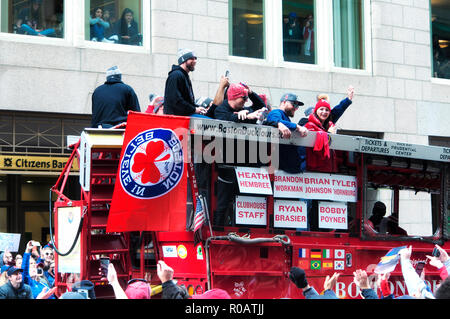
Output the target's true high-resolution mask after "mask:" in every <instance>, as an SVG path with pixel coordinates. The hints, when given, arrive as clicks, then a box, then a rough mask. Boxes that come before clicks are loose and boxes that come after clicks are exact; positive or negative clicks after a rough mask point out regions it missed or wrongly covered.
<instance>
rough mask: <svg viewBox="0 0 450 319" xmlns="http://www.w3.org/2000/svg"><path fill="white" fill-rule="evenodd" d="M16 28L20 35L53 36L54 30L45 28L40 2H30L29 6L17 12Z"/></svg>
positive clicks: (33, 0) (36, 0) (39, 0)
mask: <svg viewBox="0 0 450 319" xmlns="http://www.w3.org/2000/svg"><path fill="white" fill-rule="evenodd" d="M16 26H17V30H18V33H20V34H28V35H37V36H44V37H45V36H55V30H54V29H52V28H46V22H45V16H44V9H43V7H42V0H31V1H30V2H29V6H27V7H25V8H23V9H22V10H21V11H20V12H19V15H18V19H17V21H16Z"/></svg>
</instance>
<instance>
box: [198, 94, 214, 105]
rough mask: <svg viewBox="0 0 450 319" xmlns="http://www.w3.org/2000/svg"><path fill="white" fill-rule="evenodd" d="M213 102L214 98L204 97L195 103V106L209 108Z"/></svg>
mask: <svg viewBox="0 0 450 319" xmlns="http://www.w3.org/2000/svg"><path fill="white" fill-rule="evenodd" d="M212 101H213V99H212V98H210V97H204V96H202V97H199V98H198V99H197V100H196V101H195V104H197V105H200V106H202V107H209V104H211V102H212Z"/></svg>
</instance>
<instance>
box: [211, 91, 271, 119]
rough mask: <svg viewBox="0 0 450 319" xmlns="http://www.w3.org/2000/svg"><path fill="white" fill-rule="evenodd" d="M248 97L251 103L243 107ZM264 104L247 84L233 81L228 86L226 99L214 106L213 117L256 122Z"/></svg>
mask: <svg viewBox="0 0 450 319" xmlns="http://www.w3.org/2000/svg"><path fill="white" fill-rule="evenodd" d="M249 98H250V100H251V101H252V103H253V105H252V106H251V107H249V108H244V106H245V103H246V102H247V100H248V99H249ZM265 106H266V105H265V104H264V102H263V100H262V99H261V98H260V97H259V95H258V94H256V93H255V92H253V91H252V90H251V89H250V88H249V87H248V86H246V85H243V84H241V83H239V84H235V83H233V84H230V86H229V87H228V90H227V99H226V100H224V101H223V102H222V104H220V105H219V106H218V107H217V108H216V110H215V112H214V118H215V119H217V120H223V121H231V122H238V123H250V124H256V122H257V120H258V119H259V118H260V117H261V115H262V112H263V111H264V110H263V108H264V107H265Z"/></svg>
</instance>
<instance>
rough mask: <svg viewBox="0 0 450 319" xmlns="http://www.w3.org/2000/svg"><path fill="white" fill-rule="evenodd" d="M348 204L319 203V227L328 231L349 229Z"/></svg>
mask: <svg viewBox="0 0 450 319" xmlns="http://www.w3.org/2000/svg"><path fill="white" fill-rule="evenodd" d="M347 220H348V219H347V204H346V203H336V202H319V227H320V228H328V229H347V227H348V225H347Z"/></svg>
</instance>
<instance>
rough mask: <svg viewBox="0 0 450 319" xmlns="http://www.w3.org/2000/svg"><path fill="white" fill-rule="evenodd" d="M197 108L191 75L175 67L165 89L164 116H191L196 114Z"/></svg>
mask: <svg viewBox="0 0 450 319" xmlns="http://www.w3.org/2000/svg"><path fill="white" fill-rule="evenodd" d="M196 107H197V106H196V105H195V98H194V91H193V90H192V82H191V79H190V78H189V74H188V73H187V72H186V71H185V70H183V68H182V67H180V66H178V65H173V66H172V70H171V71H170V72H169V76H168V77H167V80H166V86H165V89H164V114H171V115H180V116H189V115H192V114H194V113H195V109H196Z"/></svg>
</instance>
